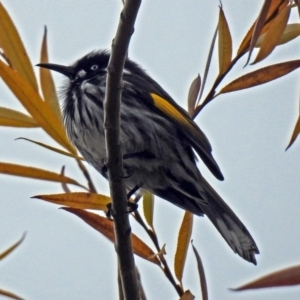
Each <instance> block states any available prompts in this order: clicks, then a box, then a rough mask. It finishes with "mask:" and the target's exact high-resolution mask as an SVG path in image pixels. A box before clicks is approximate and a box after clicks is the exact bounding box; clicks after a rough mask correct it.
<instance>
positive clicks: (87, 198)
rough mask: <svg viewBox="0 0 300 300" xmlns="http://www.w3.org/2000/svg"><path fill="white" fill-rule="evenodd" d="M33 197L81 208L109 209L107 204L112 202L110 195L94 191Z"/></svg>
mask: <svg viewBox="0 0 300 300" xmlns="http://www.w3.org/2000/svg"><path fill="white" fill-rule="evenodd" d="M31 198H34V199H41V200H44V201H47V202H50V203H54V204H59V205H64V206H69V207H73V208H81V209H98V210H103V211H105V210H107V204H108V203H111V199H110V197H108V196H105V195H100V194H92V193H78V192H75V193H63V194H51V195H37V196H33V197H31Z"/></svg>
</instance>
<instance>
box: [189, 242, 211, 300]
mask: <svg viewBox="0 0 300 300" xmlns="http://www.w3.org/2000/svg"><path fill="white" fill-rule="evenodd" d="M192 247H193V251H194V254H195V257H196V261H197V267H198V274H199V280H200V286H201V292H202V299H203V300H208V289H207V283H206V278H205V272H204V267H203V264H202V260H201V257H200V255H199V253H198V251H197V249H196V247H195V246H194V245H193V242H192Z"/></svg>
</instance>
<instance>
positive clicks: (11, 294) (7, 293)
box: [0, 289, 24, 300]
mask: <svg viewBox="0 0 300 300" xmlns="http://www.w3.org/2000/svg"><path fill="white" fill-rule="evenodd" d="M0 295H2V296H6V297H8V298H10V299H15V300H24V299H23V298H21V297H19V296H17V295H16V294H13V293H12V292H9V291H5V290H2V289H0Z"/></svg>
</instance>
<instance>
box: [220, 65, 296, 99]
mask: <svg viewBox="0 0 300 300" xmlns="http://www.w3.org/2000/svg"><path fill="white" fill-rule="evenodd" d="M299 67H300V60H292V61H288V62H283V63H279V64H275V65H271V66H268V67H265V68H261V69H259V70H256V71H254V72H251V73H248V74H246V75H243V76H241V77H239V78H237V79H236V80H234V81H232V82H230V83H229V84H228V85H226V86H225V87H224V88H223V89H222V90H221V91H220V93H219V94H223V93H229V92H233V91H238V90H242V89H247V88H250V87H253V86H256V85H260V84H263V83H266V82H269V81H272V80H274V79H277V78H279V77H282V76H284V75H286V74H288V73H290V72H292V71H294V70H296V69H297V68H299Z"/></svg>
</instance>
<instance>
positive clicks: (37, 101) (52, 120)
mask: <svg viewBox="0 0 300 300" xmlns="http://www.w3.org/2000/svg"><path fill="white" fill-rule="evenodd" d="M0 75H1V76H2V79H3V80H4V82H5V83H6V85H7V86H8V87H9V88H10V90H11V91H12V92H13V93H14V95H15V96H16V97H17V98H18V99H19V101H20V102H21V103H22V104H23V106H24V107H25V108H26V109H27V111H28V112H29V113H30V115H31V116H32V117H33V118H34V120H35V121H36V122H37V123H38V124H39V125H40V126H41V127H42V128H43V129H44V130H45V131H46V132H47V133H48V134H49V135H50V136H51V137H52V138H53V139H54V140H56V141H57V142H58V143H59V144H60V145H62V146H63V147H65V148H66V149H68V150H69V151H71V152H72V153H76V150H75V149H74V147H73V146H72V145H71V144H70V142H69V140H68V138H67V136H66V133H65V130H64V128H63V124H62V122H61V120H59V119H58V118H57V116H56V115H55V114H54V112H53V111H52V110H51V108H50V107H49V105H48V104H47V103H46V102H44V101H43V100H42V99H41V97H40V95H39V94H38V93H37V92H36V91H35V90H34V89H33V88H32V86H31V85H29V84H28V83H27V81H25V80H24V79H23V77H22V76H20V74H18V73H17V72H16V71H14V70H13V69H12V68H10V67H9V66H7V65H6V64H5V63H4V62H3V61H1V60H0Z"/></svg>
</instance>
